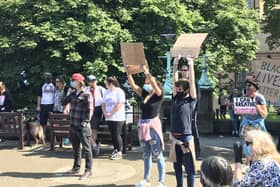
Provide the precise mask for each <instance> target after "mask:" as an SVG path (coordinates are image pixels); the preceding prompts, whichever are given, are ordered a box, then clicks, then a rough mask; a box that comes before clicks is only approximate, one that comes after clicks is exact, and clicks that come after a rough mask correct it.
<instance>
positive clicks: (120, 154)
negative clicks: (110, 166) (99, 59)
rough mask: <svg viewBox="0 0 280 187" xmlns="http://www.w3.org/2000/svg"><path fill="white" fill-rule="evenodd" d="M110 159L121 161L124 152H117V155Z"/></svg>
mask: <svg viewBox="0 0 280 187" xmlns="http://www.w3.org/2000/svg"><path fill="white" fill-rule="evenodd" d="M110 159H111V160H120V159H122V152H117V153H115V154H113V155H112V156H111V158H110Z"/></svg>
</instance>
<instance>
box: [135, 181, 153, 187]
mask: <svg viewBox="0 0 280 187" xmlns="http://www.w3.org/2000/svg"><path fill="white" fill-rule="evenodd" d="M150 186H151V183H150V182H149V181H146V180H142V181H141V182H140V183H138V184H135V187H150Z"/></svg>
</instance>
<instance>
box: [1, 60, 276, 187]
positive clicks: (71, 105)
mask: <svg viewBox="0 0 280 187" xmlns="http://www.w3.org/2000/svg"><path fill="white" fill-rule="evenodd" d="M181 61H183V62H185V63H184V64H183V65H181V66H180V68H181V71H179V70H178V68H179V62H181ZM186 62H187V63H186ZM125 68H126V70H127V71H126V72H127V78H128V83H129V85H130V87H131V88H132V90H133V91H134V92H135V93H136V94H137V95H138V96H139V98H140V100H141V101H140V109H141V116H140V119H139V123H138V125H137V127H138V136H139V142H140V146H141V148H142V152H143V167H144V174H143V179H142V180H141V181H140V182H139V183H137V184H136V185H135V186H136V187H145V186H151V181H150V180H151V167H152V157H153V156H154V158H155V160H156V162H157V169H158V184H157V187H164V186H165V158H164V156H163V152H164V147H165V146H164V139H163V132H162V125H161V120H160V118H159V114H160V110H161V105H162V103H163V98H164V97H163V96H164V90H163V88H162V84H161V83H160V82H159V81H157V80H156V78H155V77H154V76H153V75H152V74H151V72H150V70H149V68H148V67H147V66H146V65H139V69H141V70H142V72H143V73H144V75H145V81H144V85H138V84H137V83H136V82H135V81H134V78H133V74H131V73H130V71H129V68H130V65H125ZM173 72H174V73H173V85H174V86H173V96H172V101H171V105H170V109H171V110H170V111H171V126H170V154H169V160H170V161H171V162H173V168H174V172H175V178H176V183H177V185H176V186H177V187H182V186H183V183H184V182H183V181H184V171H183V169H184V170H185V173H186V176H187V177H186V178H187V186H188V187H193V186H194V180H195V174H196V172H195V171H196V170H195V165H196V164H195V162H196V160H200V159H201V155H200V152H201V151H200V143H199V134H198V128H197V112H198V101H199V98H200V92H199V89H198V88H197V85H196V81H195V71H194V62H193V59H192V58H186V59H183V58H181V57H180V56H179V57H176V58H174V61H173ZM179 72H181V73H180V75H179ZM86 83H87V84H86ZM104 84H105V88H104V87H102V86H100V85H98V83H97V78H96V77H95V76H94V75H89V76H87V77H86V78H85V77H84V76H83V75H82V74H80V73H74V74H72V76H71V82H70V85H69V86H66V82H65V81H64V79H63V78H62V77H61V76H58V77H56V79H55V84H53V82H52V74H51V73H48V72H47V73H44V83H43V84H42V85H41V88H40V90H39V91H40V93H39V94H38V98H37V108H36V110H37V111H38V112H39V113H40V118H39V119H40V124H41V125H42V127H43V128H44V129H46V127H47V123H48V115H49V113H50V112H54V113H64V114H69V115H70V119H71V124H70V129H69V134H70V140H69V139H65V142H71V144H72V148H73V152H74V153H73V159H74V162H73V166H72V168H71V169H70V170H69V171H67V174H77V173H79V172H80V169H81V159H82V155H83V156H84V158H85V170H84V173H83V175H81V176H80V178H79V179H80V180H84V179H87V178H88V177H90V176H91V175H92V160H93V156H97V155H98V154H99V149H100V148H99V146H100V145H99V142H98V139H97V131H98V129H99V125H100V122H101V121H102V120H104V121H105V122H106V124H107V125H108V128H109V131H110V133H111V138H112V144H113V150H112V154H111V155H110V159H111V160H119V159H122V158H123V155H122V152H123V149H124V148H123V140H122V137H121V133H122V130H123V127H124V124H125V119H126V116H125V103H126V96H125V92H124V90H123V89H122V88H121V86H120V84H119V82H118V80H117V78H116V77H113V76H110V77H107V78H106V79H105V82H104ZM245 84H246V87H245V89H244V92H243V93H240V92H239V90H238V89H237V88H233V89H232V92H231V94H230V95H229V96H228V97H227V96H225V95H224V93H223V92H221V93H220V95H219V104H220V115H221V118H222V119H225V115H226V111H227V109H228V112H229V115H230V118H231V120H232V124H233V131H232V134H233V135H236V136H237V135H238V136H240V137H241V139H240V141H238V142H236V143H234V146H233V152H234V158H235V164H234V168H235V170H234V171H233V170H232V167H231V165H230V163H229V162H228V161H227V160H226V159H224V158H222V157H217V156H210V157H208V158H206V159H204V160H203V162H202V164H201V167H200V182H201V184H202V186H204V187H215V186H232V185H233V186H275V187H276V186H280V155H279V153H278V152H277V149H276V146H275V144H274V142H273V139H272V137H271V136H270V135H269V133H268V132H267V130H266V127H265V123H264V120H265V118H266V116H267V106H266V101H265V98H264V96H263V95H261V94H260V93H259V92H258V89H259V86H258V83H257V82H256V81H255V80H254V79H251V78H248V79H247V80H246V82H245ZM0 93H1V95H0V110H1V112H10V111H12V99H11V96H10V94H9V92H8V91H7V90H6V89H5V84H4V83H3V82H0ZM240 96H246V97H250V98H252V99H253V100H254V103H255V108H256V112H255V113H253V114H243V115H242V119H241V123H240V129H239V128H238V123H239V122H238V121H239V115H237V114H236V113H235V110H234V98H236V97H240ZM243 157H245V159H246V163H247V164H248V165H249V170H248V171H247V172H246V173H245V175H242V172H241V168H242V165H241V164H242V162H244V158H243Z"/></svg>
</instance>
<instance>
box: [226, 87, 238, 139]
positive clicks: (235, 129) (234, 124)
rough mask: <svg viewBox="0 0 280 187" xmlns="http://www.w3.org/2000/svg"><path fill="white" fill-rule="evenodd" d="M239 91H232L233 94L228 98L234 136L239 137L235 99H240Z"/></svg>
mask: <svg viewBox="0 0 280 187" xmlns="http://www.w3.org/2000/svg"><path fill="white" fill-rule="evenodd" d="M239 96H240V95H239V90H238V89H237V88H233V89H232V93H231V94H230V95H229V97H228V104H227V105H228V113H229V115H230V120H231V123H232V135H233V136H235V135H236V136H238V117H239V116H238V115H237V114H235V113H234V98H236V97H239Z"/></svg>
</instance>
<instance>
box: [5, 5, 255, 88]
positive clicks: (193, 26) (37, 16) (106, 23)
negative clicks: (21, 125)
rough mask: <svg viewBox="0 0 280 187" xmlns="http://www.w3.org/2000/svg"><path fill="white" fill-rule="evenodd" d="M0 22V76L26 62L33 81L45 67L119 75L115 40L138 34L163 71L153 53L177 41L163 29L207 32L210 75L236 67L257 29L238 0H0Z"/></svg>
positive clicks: (250, 51) (248, 56)
mask: <svg viewBox="0 0 280 187" xmlns="http://www.w3.org/2000/svg"><path fill="white" fill-rule="evenodd" d="M0 24H1V25H2V26H3V27H1V28H0V63H1V65H3V71H2V74H0V78H2V79H3V78H6V77H7V76H10V77H15V75H17V74H18V73H19V72H20V71H21V70H23V69H24V70H26V71H27V73H28V74H29V75H30V76H29V77H30V79H31V80H30V82H31V83H32V85H35V83H37V82H38V78H39V77H40V74H41V73H42V72H43V71H46V70H48V71H51V72H54V73H55V74H63V75H65V76H66V75H67V77H69V75H70V74H71V73H73V72H74V71H79V72H84V73H94V74H95V75H97V77H98V78H99V80H102V79H103V78H104V77H105V76H106V75H107V74H111V75H116V76H118V77H119V78H121V79H122V81H123V82H124V81H125V76H124V75H125V74H124V69H123V67H122V66H123V65H122V62H121V58H120V56H121V55H120V47H119V44H120V42H121V41H138V42H144V46H145V54H146V57H147V59H148V62H149V64H150V67H151V71H152V72H153V74H155V75H156V76H157V77H158V78H160V79H162V78H163V76H162V75H164V71H165V63H160V62H159V60H158V56H162V55H164V54H165V52H166V51H167V50H169V49H170V47H171V46H172V44H173V43H174V42H175V38H169V39H167V38H164V37H162V36H161V34H163V33H166V32H173V33H175V34H177V35H179V34H180V33H182V32H185V33H190V32H192V33H198V32H207V33H209V36H208V38H207V41H206V42H205V46H206V48H207V50H206V51H207V55H208V61H207V63H208V66H209V70H210V77H211V78H212V79H213V80H214V81H215V82H216V81H217V80H216V77H215V75H216V74H217V72H232V71H240V70H241V69H242V68H243V67H244V64H245V63H247V62H248V61H250V60H252V59H253V58H254V55H255V50H256V47H257V44H256V40H255V34H256V33H257V32H258V23H257V16H256V12H255V11H253V10H249V9H248V8H247V6H246V4H245V1H244V2H243V1H240V0H207V1H206V0H197V1H193V0H184V1H182V0H169V1H166V0H130V1H123V0H106V1H104V0H95V1H90V0H60V1H57V0H50V1H44V0H39V1H33V0H29V1H26V0H17V1H14V0H8V1H7V0H0ZM198 61H199V60H198ZM7 62H10V63H7ZM197 64H198V65H196V68H197V69H196V70H197V72H200V66H199V64H200V63H199V62H198V63H197ZM12 67H15V68H14V69H12ZM11 69H12V70H11ZM7 72H11V74H9V75H7ZM198 74H199V73H197V75H198ZM6 80H7V81H8V82H10V84H11V83H12V81H9V79H6ZM37 85H38V83H37Z"/></svg>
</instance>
